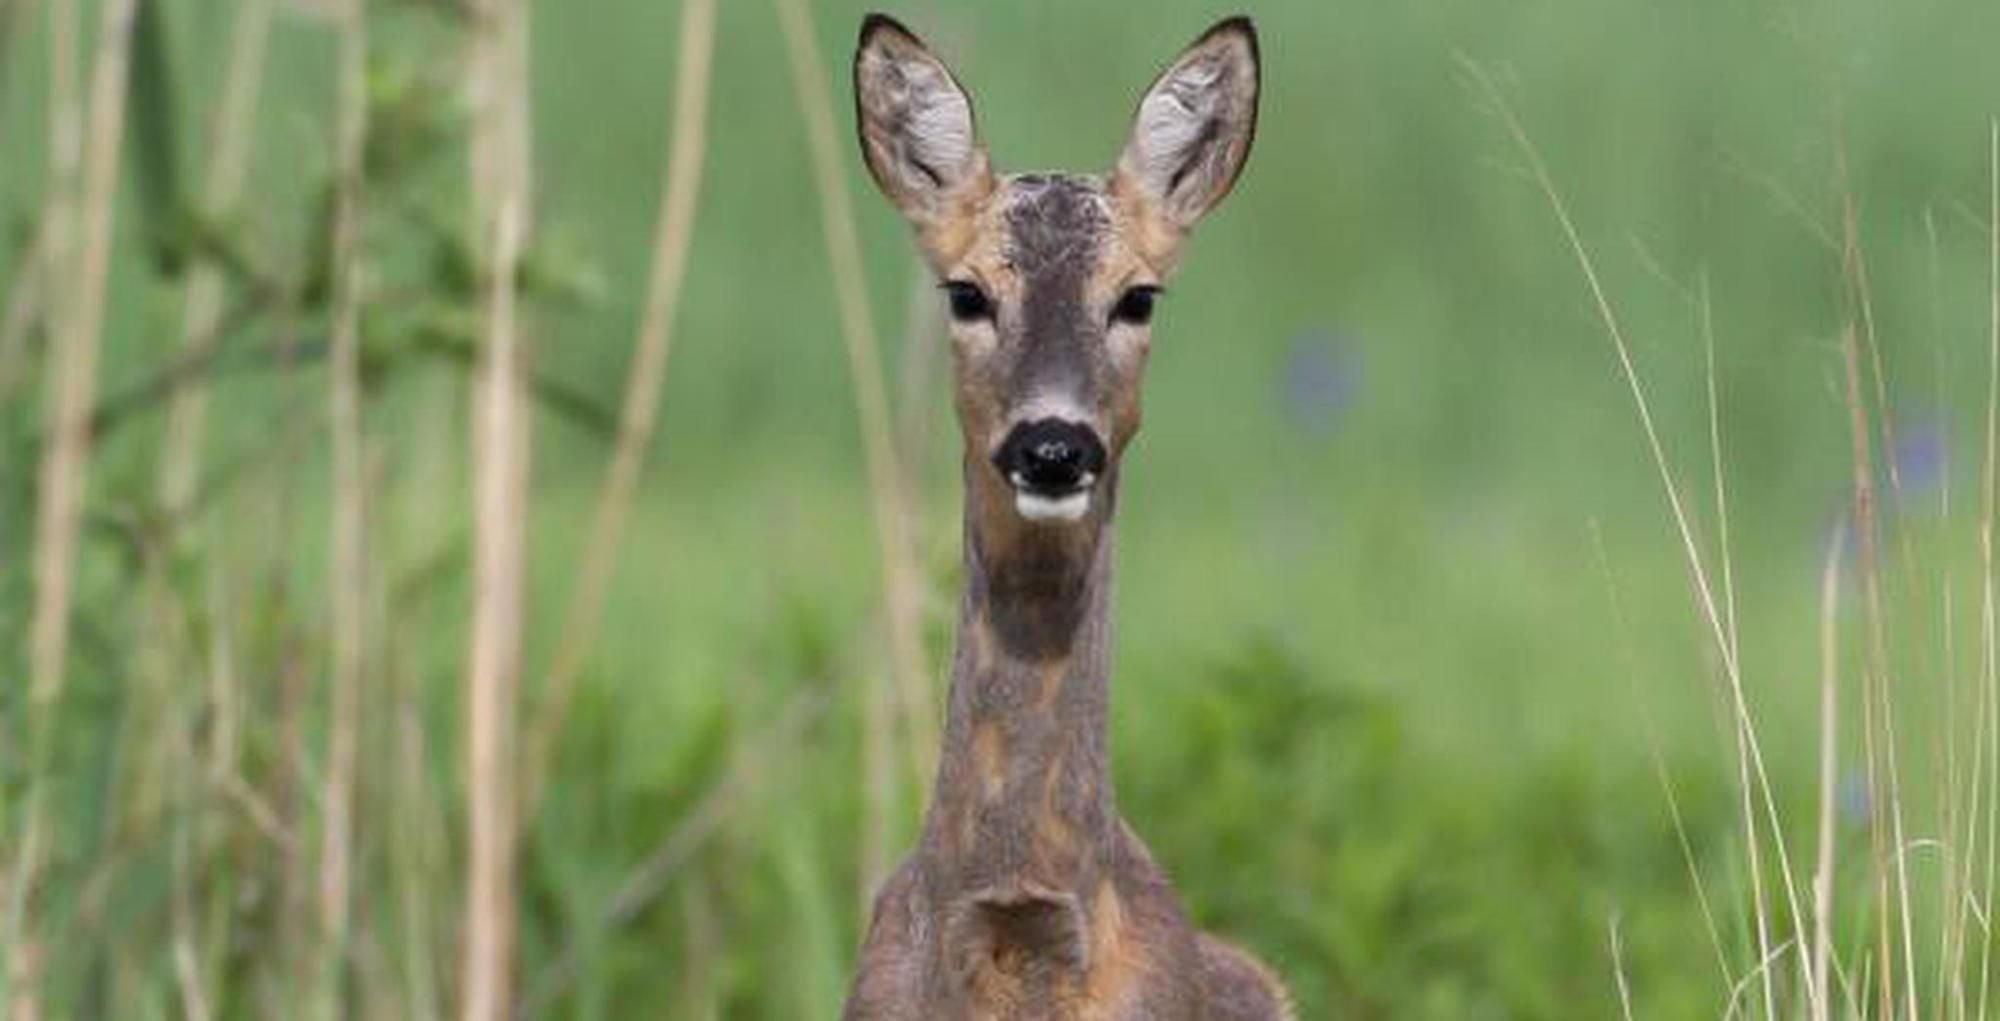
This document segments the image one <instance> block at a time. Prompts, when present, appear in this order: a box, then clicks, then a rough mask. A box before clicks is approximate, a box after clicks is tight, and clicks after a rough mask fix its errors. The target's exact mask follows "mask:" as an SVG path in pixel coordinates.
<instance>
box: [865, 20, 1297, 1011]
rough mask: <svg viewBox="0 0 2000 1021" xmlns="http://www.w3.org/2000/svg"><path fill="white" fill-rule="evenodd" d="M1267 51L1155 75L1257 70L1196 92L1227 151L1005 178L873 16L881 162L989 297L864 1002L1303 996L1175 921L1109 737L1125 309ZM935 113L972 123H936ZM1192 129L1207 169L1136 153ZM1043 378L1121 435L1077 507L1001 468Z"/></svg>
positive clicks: (899, 39) (1204, 192)
mask: <svg viewBox="0 0 2000 1021" xmlns="http://www.w3.org/2000/svg"><path fill="white" fill-rule="evenodd" d="M1255 52H1256V50H1255V42H1254V36H1252V34H1251V32H1250V29H1249V26H1248V23H1247V22H1241V21H1231V22H1225V23H1223V24H1222V25H1220V26H1218V27H1217V28H1216V29H1215V30H1212V31H1211V32H1210V33H1209V34H1208V35H1205V36H1203V37H1202V39H1201V40H1198V41H1197V42H1196V44H1195V46H1194V47H1192V48H1190V50H1189V52H1188V54H1184V55H1183V57H1182V58H1181V59H1180V61H1178V62H1177V63H1176V64H1175V65H1174V66H1173V67H1170V68H1169V70H1168V72H1167V74H1166V75H1163V76H1162V81H1166V80H1167V79H1168V77H1169V76H1171V75H1173V74H1175V73H1176V69H1178V68H1181V67H1184V66H1187V62H1189V61H1199V62H1202V63H1201V66H1202V67H1203V68H1204V69H1206V68H1211V67H1219V68H1222V69H1224V70H1225V71H1227V72H1228V73H1227V74H1226V75H1223V76H1213V75H1211V76H1208V77H1207V78H1204V79H1203V80H1210V79H1214V80H1222V81H1224V82H1225V84H1227V85H1229V86H1230V87H1233V88H1238V89H1244V88H1247V89H1249V92H1248V93H1247V94H1230V95H1226V96H1219V97H1209V96H1197V97H1196V98H1197V99H1201V100H1204V101H1212V102H1209V104H1208V107H1204V108H1209V107H1212V108H1213V109H1216V110H1221V111H1223V112H1224V113H1225V114H1227V115H1228V116H1230V117H1234V118H1237V119H1236V120H1231V121H1228V122H1227V123H1219V124H1217V125H1212V126H1213V127H1215V128H1216V129H1217V130H1216V131H1215V132H1213V133H1212V134H1213V135H1214V136H1215V137H1216V138H1217V139H1219V143H1217V144H1219V145H1220V146H1222V147H1223V148H1215V147H1214V146H1209V147H1208V148H1202V146H1203V145H1204V144H1205V143H1202V142H1199V141H1197V142H1194V143H1188V142H1186V141H1185V139H1188V138H1196V137H1197V134H1196V133H1175V132H1172V131H1169V132H1167V133H1166V134H1165V135H1163V136H1162V137H1161V138H1160V139H1155V138H1147V139H1143V140H1141V139H1136V138H1135V142H1134V143H1133V147H1132V148H1128V154H1127V156H1126V157H1125V158H1122V159H1121V161H1120V169H1119V170H1118V171H1117V172H1116V173H1114V174H1113V175H1112V176H1111V177H1109V178H1104V177H1095V176H1084V175H1071V174H1053V175H1052V174H1031V175H1012V176H996V175H994V174H993V173H992V171H991V170H990V169H989V168H988V163H987V159H986V155H985V152H984V150H983V149H977V148H970V147H969V146H971V145H972V138H973V135H972V132H971V123H970V104H969V102H960V101H959V100H960V99H961V97H960V96H959V95H958V94H956V93H955V92H949V91H944V90H956V89H957V84H956V82H955V81H953V80H952V79H951V78H950V74H949V72H948V71H946V70H945V69H944V67H943V65H942V63H940V62H938V61H937V60H936V58H935V57H934V56H932V55H931V54H930V53H929V51H928V50H926V49H924V47H923V45H922V44H921V43H920V42H918V41H917V40H916V37H915V36H913V35H911V34H909V32H908V31H907V30H905V29H903V28H902V27H901V26H899V25H895V24H894V23H893V22H889V21H887V20H886V19H880V18H871V19H870V21H869V22H868V23H867V25H865V26H864V28H863V31H862V40H861V50H860V52H859V53H858V54H857V57H856V101H857V106H858V108H859V110H860V113H861V138H862V145H863V151H864V153H865V154H866V155H867V158H868V160H869V168H870V171H871V172H872V173H873V174H874V176H875V179H876V180H877V181H878V182H879V183H880V184H881V185H882V187H883V189H884V190H885V191H886V192H888V193H889V195H890V197H891V199H892V200H894V201H895V202H896V205H897V207H898V208H900V209H902V210H903V212H904V214H905V215H906V216H908V217H909V219H910V220H911V222H912V224H913V226H914V227H915V228H916V232H917V239H918V243H919V245H920V247H921V248H922V249H923V251H924V253H925V255H926V257H927V258H928V259H929V261H930V263H931V265H932V267H933V268H934V269H935V270H936V271H937V272H938V274H939V275H940V276H941V277H942V278H944V279H947V280H953V281H961V282H966V283H971V284H976V285H977V286H978V287H979V288H980V290H981V291H982V293H983V294H984V295H986V296H987V297H988V298H989V299H990V300H991V302H992V305H993V313H992V315H991V316H989V317H986V318H984V319H983V320H981V321H969V322H962V323H957V324H955V326H954V329H953V351H954V355H955V363H956V369H957V372H956V389H955V398H956V404H957V407H958V413H959V423H960V426H961V428H962V430H963V433H964V439H965V445H964V473H965V486H966V501H965V575H966V578H965V593H964V598H963V601H962V605H961V610H960V619H959V630H958V634H959V645H958V649H957V654H956V657H955V659H954V662H953V668H952V683H951V697H950V700H949V705H948V709H947V714H946V721H945V734H944V749H943V754H942V755H941V757H940V765H939V771H938V777H937V784H936V788H935V790H934V791H933V794H932V800H931V806H930V810H929V812H928V813H927V814H926V816H925V825H924V835H923V839H922V842H921V843H920V845H919V846H918V848H917V850H916V851H915V853H913V854H912V855H911V856H910V858H909V859H908V860H907V861H905V862H904V863H903V865H902V867H901V868H900V869H898V870H897V872H896V874H895V875H894V876H893V877H892V878H891V879H890V880H889V882H888V883H886V884H885V885H884V886H883V888H882V890H881V892H880V893H879V894H878V896H877V898H876V902H875V910H874V917H873V919H872V920H871V922H870V925H869V930H868V935H867V938H866V942H865V944H864V946H863V948H862V953H861V961H860V965H859V969H858V973H857V975H856V978H855V984H854V988H853V991H852V993H851V995H850V997H849V999H848V1002H847V1005H846V1010H845V1013H844V1017H846V1018H848V1019H850V1021H1027V1019H1038V1021H1040V1019H1053V1021H1139V1019H1147V1021H1275V1019H1284V1018H1289V1017H1290V1016H1291V1009H1290V1006H1289V1004H1288V1002H1287V1000H1286V998H1285V994H1284V991H1283V989H1282V987H1281V986H1280V985H1279V983H1278V981H1277V979H1276V978H1275V977H1274V976H1273V975H1272V974H1271V973H1270V972H1269V971H1268V970H1267V969H1265V968H1264V967H1263V966H1262V965H1260V964H1258V963H1256V962H1255V961H1254V960H1253V959H1251V958H1250V957H1249V956H1248V955H1246V954H1244V953H1243V952H1242V951H1239V950H1236V949H1234V948H1232V947H1230V946H1228V945H1227V944H1224V943H1222V942H1220V941H1218V940H1216V939H1214V938H1212V937H1210V936H1207V935H1205V934H1202V933H1200V932H1198V931H1197V930H1196V929H1195V928H1194V927H1193V926H1192V925H1191V924H1190V923H1189V922H1188V920H1187V918H1186V917H1185V916H1184V915H1183V913H1182V911H1181V908H1180V905H1179V902H1178V900H1177V899H1176V898H1175V896H1174V894H1173V891H1172V889H1171V888H1170V887H1169V885H1168V883H1167V880H1166V878H1165V876H1164V875H1163V874H1162V873H1161V871H1160V869H1159V867H1158V866H1157V865H1155V864H1154V862H1153V859H1152V857H1151V855H1150V854H1148V853H1147V851H1146V848H1145V846H1144V845H1143V844H1142V843H1141V842H1140V840H1139V838H1138V837H1137V836H1136V835H1134V834H1133V832H1132V830H1131V829H1130V827H1128V826H1127V825H1126V824H1125V822H1124V820H1123V819H1122V818H1121V817H1120V816H1119V814H1118V810H1117V806H1116V804H1115V801H1114V799H1113V796H1112V790H1111V783H1110V774H1109V762H1108V755H1109V750H1108V748H1107V746H1106V734H1105V730H1106V712H1107V702H1108V698H1109V691H1108V683H1109V675H1110V644H1111V643H1110V584H1111V580H1110V579H1111V549H1112V542H1111V522H1112V518H1113V514H1114V512H1115V510H1116V507H1117V493H1118V459H1119V456H1120V455H1122V453H1123V451H1124V450H1125V447H1126V445H1127V444H1128V443H1129V442H1130V441H1131V439H1132V437H1133V436H1134V435H1135V434H1136V433H1137V432H1138V428H1139V421H1140V408H1139V404H1140V402H1139V389H1140V388H1139V382H1140V376H1141V374H1142V372H1143V369H1144V366H1145V361H1146V354H1147V350H1148V347H1149V333H1148V331H1147V329H1146V328H1145V326H1144V325H1143V324H1132V323H1128V322H1122V321H1117V322H1114V321H1113V317H1112V316H1111V310H1112V308H1113V307H1114V306H1115V305H1116V304H1117V303H1118V301H1119V299H1120V296H1121V295H1123V294H1125V293H1126V291H1127V289H1128V288H1132V287H1134V286H1142V285H1143V286H1152V285H1157V284H1159V283H1160V282H1161V281H1163V280H1164V279H1165V276H1166V274H1167V273H1168V272H1169V271H1170V269H1171V268H1172V266H1173V263H1174V260H1175V256H1176V254H1177V252H1178V249H1179V245H1180V243H1181V241H1182V240H1183V238H1184V236H1185V235H1186V233H1187V229H1188V226H1189V224H1190V223H1191V222H1192V218H1193V217H1194V216H1198V215H1199V214H1200V213H1201V212H1202V211H1205V209H1206V208H1207V207H1208V206H1209V205H1212V204H1213V202H1214V201H1216V200H1218V199H1219V198H1220V197H1221V195H1222V193H1224V192H1226V191H1227V190H1228V188H1229V186H1230V185H1231V184H1233V182H1234V178H1235V173H1236V171H1237V169H1238V168H1240V165H1241V161H1242V159H1243V157H1244V155H1245V154H1246V153H1247V150H1248V144H1249V139H1248V134H1249V126H1250V123H1254V112H1255V94H1254V86H1255V67H1254V61H1255ZM1244 60H1248V61H1249V62H1250V66H1249V67H1247V68H1245V67H1243V66H1241V63H1242V61H1244ZM912 83H916V84H912ZM1183 84H1185V83H1183ZM1158 87H1159V86H1157V85H1156V88H1158ZM925 89H928V90H929V91H924V90H925ZM938 110H946V111H960V110H962V111H963V114H964V117H965V120H964V122H963V123H958V122H955V121H950V122H945V123H939V122H937V121H936V119H935V118H934V117H933V118H932V120H930V121H926V120H925V119H924V118H925V117H926V116H927V115H928V114H932V113H935V112H936V111H938ZM1246 110H1247V114H1246V113H1245V111H1246ZM1245 116H1247V117H1248V118H1249V120H1248V121H1247V122H1246V121H1244V120H1242V118H1243V117H1245ZM913 124H915V125H917V127H912V126H911V125H913ZM1210 134H1211V133H1210V132H1206V131H1205V132H1202V133H1199V137H1200V138H1207V137H1209V135H1210ZM1162 139H1164V140H1162ZM1175 139H1181V140H1182V141H1181V142H1178V143H1176V142H1175V141H1174V140H1175ZM1142 141H1143V142H1145V143H1146V144H1147V145H1150V146H1151V148H1145V147H1143V146H1141V144H1140V143H1141V142H1142ZM1177 146H1178V147H1177ZM1189 146H1192V147H1193V148H1192V150H1191V155H1190V156H1189V158H1188V167H1189V168H1190V169H1189V170H1188V171H1187V172H1186V173H1193V174H1195V176H1193V177H1187V176H1185V174H1184V173H1181V172H1176V173H1174V174H1173V175H1172V177H1171V179H1168V180H1162V179H1160V178H1158V177H1154V178H1148V177H1146V176H1144V175H1143V173H1141V171H1143V170H1145V169H1146V168H1148V167H1153V168H1155V169H1157V165H1158V164H1159V163H1160V162H1161V159H1162V155H1161V154H1162V152H1165V153H1167V154H1168V155H1170V156H1171V155H1173V154H1175V153H1179V152H1180V151H1182V149H1183V148H1188V147H1189ZM1134 153H1137V154H1138V155H1133V154H1134ZM912 154H914V155H912ZM912 160H915V161H916V162H914V163H913V162H912ZM1135 168H1136V169H1135ZM1204 174H1205V175H1206V176H1202V175H1204ZM1184 182H1191V183H1184ZM1051 395H1057V396H1059V397H1060V398H1061V399H1062V402H1063V403H1062V407H1063V409H1064V411H1063V414H1064V415H1065V416H1069V417H1073V418H1078V419H1082V421H1081V422H1079V423H1078V424H1080V425H1083V426H1087V427H1088V428H1089V429H1090V430H1091V431H1092V432H1093V433H1094V434H1096V435H1098V436H1100V437H1101V438H1102V441H1103V444H1104V446H1105V447H1106V448H1107V451H1108V453H1109V462H1108V464H1106V466H1105V471H1104V473H1103V476H1102V478H1101V479H1099V480H1098V481H1097V482H1096V483H1095V487H1094V489H1093V491H1092V492H1091V494H1090V495H1091V498H1090V504H1089V509H1088V511H1087V512H1086V513H1085V515H1084V517H1083V518H1082V519H1081V520H1078V521H1075V522H1067V523H1058V524H1051V523H1049V522H1045V521H1034V520H1029V519H1027V518H1024V517H1023V515H1022V513H1021V512H1020V511H1018V510H1017V506H1016V494H1015V493H1014V491H1013V488H1012V484H1010V483H1009V482H1008V481H1007V479H1006V478H1004V477H1003V476H1002V475H1001V473H1000V472H999V471H997V470H996V469H995V467H994V465H993V463H992V458H993V457H994V454H995V452H996V450H998V449H999V446H1000V444H1001V442H1002V440H1003V438H1004V437H1005V436H1006V435H1007V434H1008V432H1009V431H1010V430H1012V429H1014V428H1016V427H1018V426H1019V425H1020V423H1021V422H1022V421H1024V420H1025V419H1024V416H1031V415H1035V414H1047V412H1046V411H1037V410H1035V409H1036V407H1037V405H1036V402H1037V401H1046V400H1049V399H1052V398H1051Z"/></svg>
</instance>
